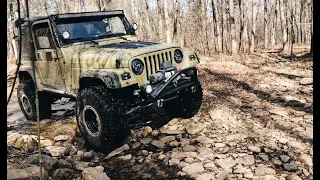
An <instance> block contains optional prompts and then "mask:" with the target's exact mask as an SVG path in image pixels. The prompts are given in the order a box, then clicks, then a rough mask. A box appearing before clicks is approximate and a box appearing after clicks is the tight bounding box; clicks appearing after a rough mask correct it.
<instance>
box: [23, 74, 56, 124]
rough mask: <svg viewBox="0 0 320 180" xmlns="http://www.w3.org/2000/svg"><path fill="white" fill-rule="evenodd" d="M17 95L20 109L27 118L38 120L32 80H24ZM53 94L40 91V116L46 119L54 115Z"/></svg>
mask: <svg viewBox="0 0 320 180" xmlns="http://www.w3.org/2000/svg"><path fill="white" fill-rule="evenodd" d="M17 97H18V102H19V106H20V109H21V111H22V113H23V115H24V116H25V118H26V119H27V120H32V121H37V114H36V103H35V90H34V84H33V81H32V80H27V81H22V82H20V83H19V86H18V90H17ZM50 97H51V96H49V95H48V94H45V93H44V92H39V93H38V99H39V118H40V119H46V118H50V117H51V115H52V111H51V104H52V101H51V99H50Z"/></svg>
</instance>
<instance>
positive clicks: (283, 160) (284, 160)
mask: <svg viewBox="0 0 320 180" xmlns="http://www.w3.org/2000/svg"><path fill="white" fill-rule="evenodd" d="M280 159H281V161H282V162H284V163H286V162H288V161H289V160H290V157H289V156H287V155H280Z"/></svg>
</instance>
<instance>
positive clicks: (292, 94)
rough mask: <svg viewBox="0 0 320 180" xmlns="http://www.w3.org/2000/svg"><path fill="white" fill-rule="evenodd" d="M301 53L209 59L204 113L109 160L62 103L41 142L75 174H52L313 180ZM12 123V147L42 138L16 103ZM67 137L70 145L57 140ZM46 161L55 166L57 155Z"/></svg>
mask: <svg viewBox="0 0 320 180" xmlns="http://www.w3.org/2000/svg"><path fill="white" fill-rule="evenodd" d="M295 52H296V56H297V57H293V58H292V59H290V57H289V56H286V55H282V54H279V53H277V52H275V53H269V52H265V53H256V54H252V55H242V56H233V57H231V56H215V57H210V58H202V62H201V64H200V65H199V66H198V67H199V69H200V79H201V84H202V86H203V89H204V97H203V104H202V107H201V111H200V112H199V113H198V114H197V115H196V116H195V117H193V118H191V119H172V120H171V121H170V122H169V123H167V124H166V125H164V126H162V127H161V128H159V129H152V128H150V127H149V126H147V127H144V128H140V129H135V130H134V131H133V133H132V135H131V136H130V137H128V138H127V139H126V141H125V142H124V145H123V146H122V147H120V149H117V150H115V152H113V153H111V155H110V154H109V157H108V158H105V157H106V155H107V154H103V153H96V152H93V151H90V150H89V149H85V147H83V142H82V140H81V136H80V135H79V133H78V132H77V130H76V123H75V120H74V116H72V113H70V112H72V111H70V110H72V107H73V105H74V104H73V103H66V104H65V102H66V101H67V99H64V100H62V101H58V102H56V103H55V104H54V105H53V109H54V116H53V119H54V121H52V120H45V121H44V122H42V124H41V128H42V133H41V135H42V136H43V139H44V140H48V141H46V142H51V143H49V145H48V146H49V147H50V146H53V145H54V146H60V147H67V148H66V149H67V150H66V151H67V152H64V153H63V155H61V156H59V157H56V158H57V159H61V160H63V161H68V163H70V164H72V166H71V167H64V169H69V170H70V171H67V170H64V172H65V173H63V174H61V173H60V174H59V172H60V171H61V167H62V165H61V164H60V170H59V169H57V168H48V169H46V171H47V172H48V174H49V176H51V177H53V178H56V179H59V178H60V179H61V178H66V179H68V178H69V179H72V178H74V179H76V178H77V179H81V178H83V177H86V176H87V174H86V173H84V172H86V170H84V169H86V168H89V167H95V166H102V167H103V168H102V169H104V170H103V171H104V172H105V173H106V174H107V175H108V176H109V177H110V179H112V180H113V179H197V180H209V179H280V180H282V179H313V163H312V157H313V85H312V84H313V82H312V71H313V68H312V66H313V65H312V58H308V57H305V56H303V55H304V54H305V53H306V49H303V48H301V49H296V50H295ZM66 113H67V114H66ZM7 117H8V126H10V127H11V131H9V132H8V139H10V138H13V137H12V134H15V133H20V134H28V135H32V134H35V124H34V123H31V122H27V121H26V120H25V119H24V118H23V116H22V114H21V112H20V110H19V107H18V104H17V101H16V97H15V95H14V96H13V99H12V102H11V103H10V104H9V106H8V114H7ZM147 117H149V118H150V117H151V116H147ZM144 118H146V117H144ZM151 119H152V118H150V120H151ZM61 126H63V127H64V128H63V129H62V128H61ZM59 127H60V128H59ZM69 127H72V128H69ZM65 134H67V135H69V138H67V139H64V140H57V138H55V137H57V136H58V135H65ZM10 140H11V139H10ZM10 142H12V141H10ZM14 145H15V143H12V144H11V146H14ZM11 146H10V147H11ZM44 147H45V146H44ZM47 149H48V148H47ZM10 152H12V153H13V152H15V153H17V150H15V149H12V148H10ZM45 153H47V154H48V155H49V156H48V159H50V158H51V157H50V156H52V152H50V151H49V150H45ZM21 159H22V160H25V159H28V158H26V157H24V158H21ZM48 161H49V160H48ZM52 161H54V160H52ZM26 162H29V161H28V160H26ZM8 166H9V165H8ZM10 166H13V165H12V164H11V165H10ZM58 170H59V172H58ZM81 172H82V173H81ZM8 173H9V172H8ZM101 173H103V172H101Z"/></svg>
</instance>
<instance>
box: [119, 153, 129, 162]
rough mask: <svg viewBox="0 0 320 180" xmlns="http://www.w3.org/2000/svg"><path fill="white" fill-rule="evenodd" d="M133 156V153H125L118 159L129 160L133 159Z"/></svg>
mask: <svg viewBox="0 0 320 180" xmlns="http://www.w3.org/2000/svg"><path fill="white" fill-rule="evenodd" d="M131 158H132V155H131V154H128V155H124V156H119V157H118V159H121V160H123V161H129V160H131Z"/></svg>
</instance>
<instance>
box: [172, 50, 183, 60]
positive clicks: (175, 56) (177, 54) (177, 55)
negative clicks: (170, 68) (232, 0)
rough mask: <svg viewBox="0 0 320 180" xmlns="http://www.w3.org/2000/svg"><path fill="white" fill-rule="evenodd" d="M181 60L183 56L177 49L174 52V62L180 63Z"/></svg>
mask: <svg viewBox="0 0 320 180" xmlns="http://www.w3.org/2000/svg"><path fill="white" fill-rule="evenodd" d="M182 59H183V54H182V52H181V51H180V50H179V49H177V50H175V51H174V61H176V63H181V62H182Z"/></svg>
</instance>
